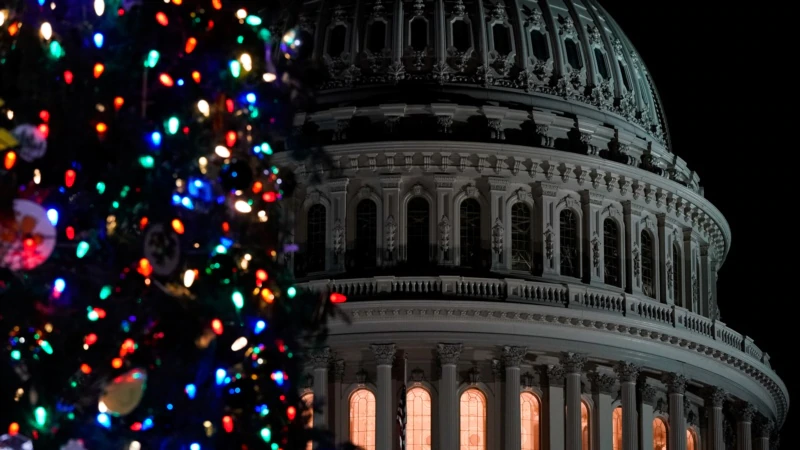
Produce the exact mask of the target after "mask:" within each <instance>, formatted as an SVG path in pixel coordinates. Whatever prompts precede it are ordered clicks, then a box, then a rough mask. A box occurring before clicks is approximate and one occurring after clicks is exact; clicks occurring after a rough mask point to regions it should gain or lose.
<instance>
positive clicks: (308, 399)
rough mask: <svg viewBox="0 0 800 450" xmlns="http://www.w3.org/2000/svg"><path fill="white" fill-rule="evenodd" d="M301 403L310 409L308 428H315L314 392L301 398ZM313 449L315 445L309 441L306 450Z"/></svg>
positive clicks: (307, 420)
mask: <svg viewBox="0 0 800 450" xmlns="http://www.w3.org/2000/svg"><path fill="white" fill-rule="evenodd" d="M300 401H301V402H303V405H305V407H306V408H308V409H307V411H308V413H307V414H308V416H307V419H306V428H311V427H313V426H314V393H313V392H308V393H305V394H303V396H302V397H300ZM313 447H314V443H313V442H311V441H308V444H306V450H311V449H312V448H313Z"/></svg>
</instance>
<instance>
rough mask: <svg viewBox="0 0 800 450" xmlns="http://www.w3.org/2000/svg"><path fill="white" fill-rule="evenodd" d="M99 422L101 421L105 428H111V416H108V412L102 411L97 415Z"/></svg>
mask: <svg viewBox="0 0 800 450" xmlns="http://www.w3.org/2000/svg"><path fill="white" fill-rule="evenodd" d="M97 423H99V424H100V426H102V427H103V428H111V418H110V417H108V414H106V413H100V414H98V415H97Z"/></svg>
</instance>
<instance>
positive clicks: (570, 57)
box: [564, 39, 583, 70]
mask: <svg viewBox="0 0 800 450" xmlns="http://www.w3.org/2000/svg"><path fill="white" fill-rule="evenodd" d="M564 50H565V51H566V52H567V63H569V65H570V67H572V68H573V69H574V70H581V68H583V59H582V58H581V52H580V50H579V49H578V44H576V43H575V41H573V40H572V39H564Z"/></svg>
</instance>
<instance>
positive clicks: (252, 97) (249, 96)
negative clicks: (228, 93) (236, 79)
mask: <svg viewBox="0 0 800 450" xmlns="http://www.w3.org/2000/svg"><path fill="white" fill-rule="evenodd" d="M245 98H246V99H247V103H250V104H251V105H252V104H253V103H255V102H256V94H254V93H252V92H250V93H249V94H247V96H246V97H245Z"/></svg>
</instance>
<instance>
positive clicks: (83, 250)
mask: <svg viewBox="0 0 800 450" xmlns="http://www.w3.org/2000/svg"><path fill="white" fill-rule="evenodd" d="M87 253H89V243H88V242H86V241H81V242H80V244H78V248H77V249H75V256H77V257H78V259H81V258H83V257H84V256H86V254H87Z"/></svg>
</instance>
